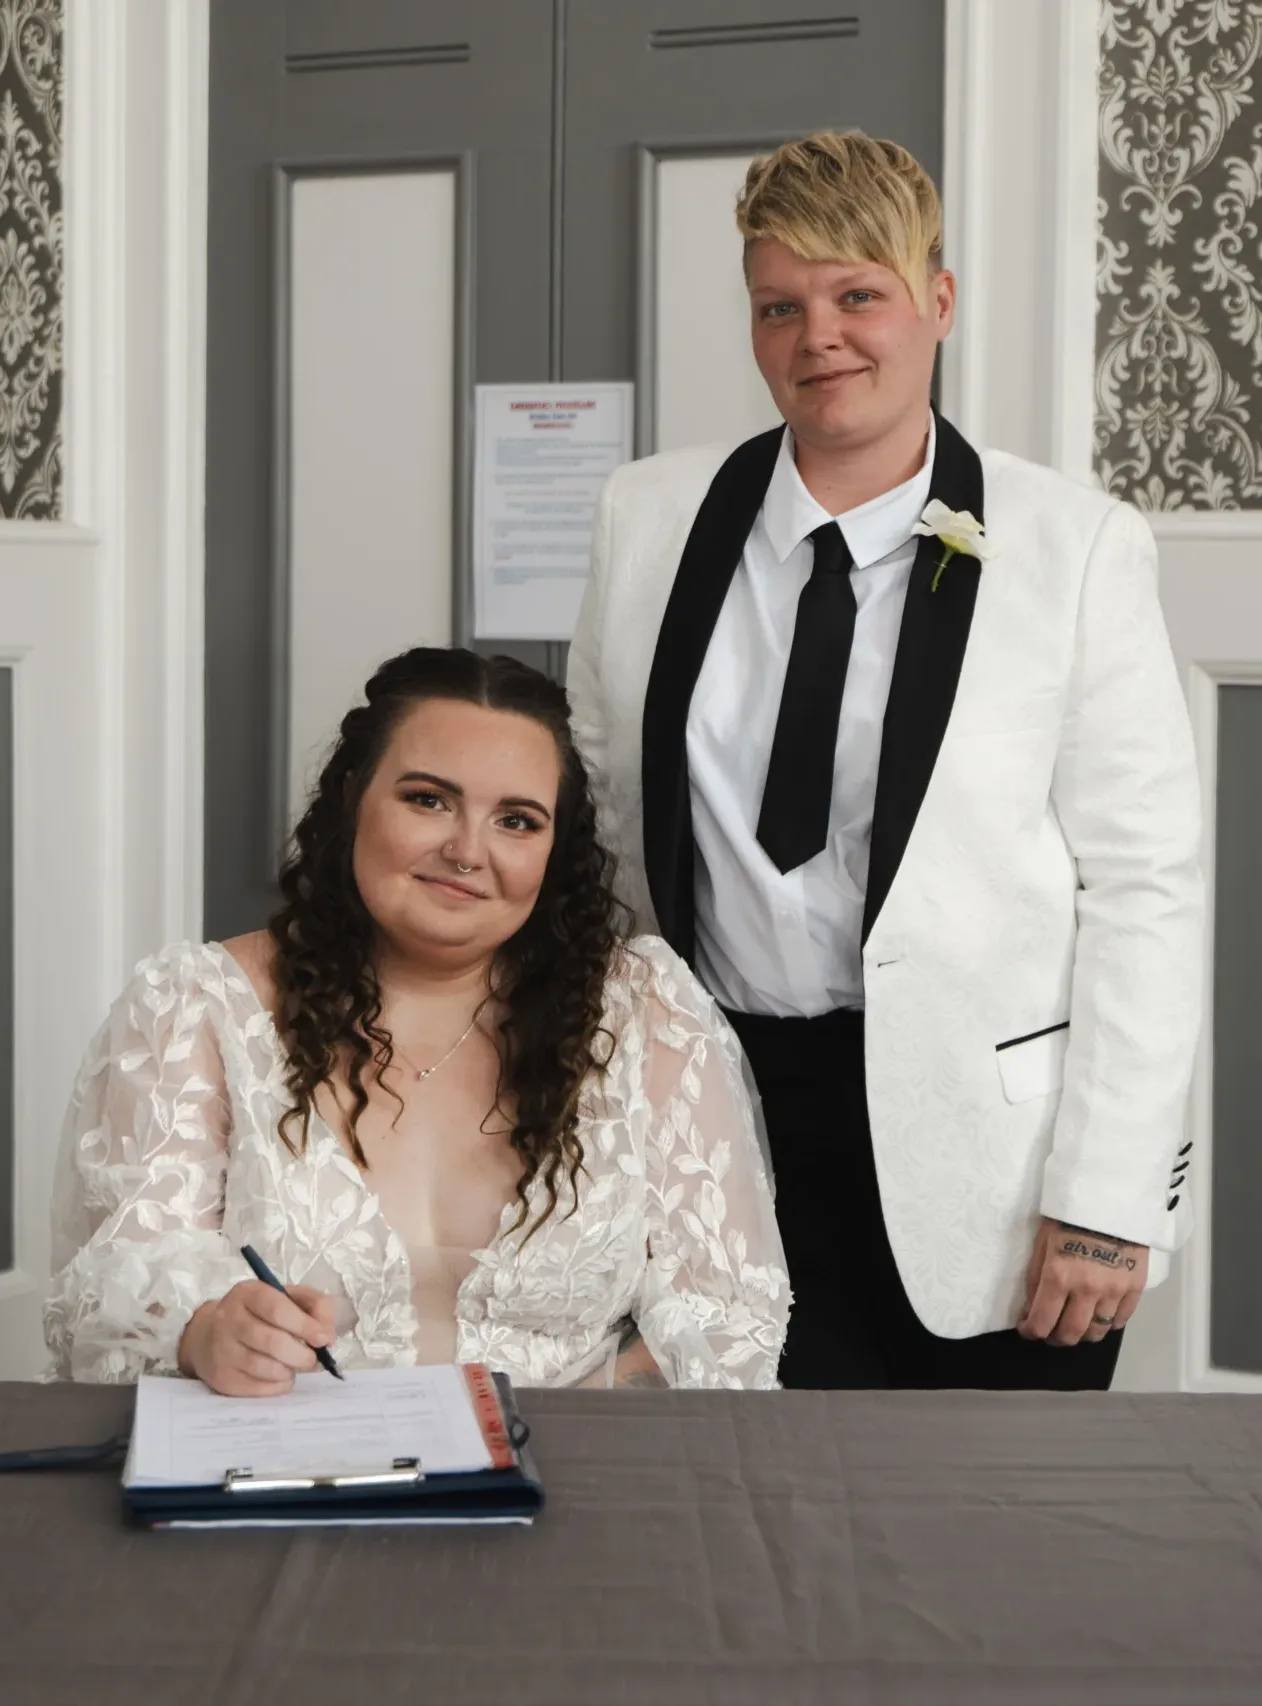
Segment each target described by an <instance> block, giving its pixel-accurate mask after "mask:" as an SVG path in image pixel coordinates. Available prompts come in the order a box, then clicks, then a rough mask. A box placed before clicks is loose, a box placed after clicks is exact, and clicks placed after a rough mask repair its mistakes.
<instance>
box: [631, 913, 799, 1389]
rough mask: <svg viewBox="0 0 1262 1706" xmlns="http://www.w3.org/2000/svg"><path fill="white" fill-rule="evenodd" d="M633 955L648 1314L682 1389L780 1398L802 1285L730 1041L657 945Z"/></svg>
mask: <svg viewBox="0 0 1262 1706" xmlns="http://www.w3.org/2000/svg"><path fill="white" fill-rule="evenodd" d="M633 952H634V953H635V954H636V955H637V956H638V958H639V960H640V962H641V974H640V975H638V976H634V977H633V985H634V986H635V988H636V993H635V994H633V1007H635V1008H637V1009H638V1011H637V1013H636V1020H637V1023H636V1027H635V1028H636V1030H637V1031H638V1032H639V1033H640V1034H641V1035H642V1036H643V1039H644V1066H643V1079H642V1082H643V1090H644V1095H645V1097H646V1099H647V1103H648V1110H647V1111H648V1128H647V1134H646V1141H645V1171H646V1185H647V1193H648V1218H649V1259H648V1265H647V1271H646V1275H645V1280H644V1285H643V1287H642V1291H641V1296H640V1298H639V1300H638V1306H637V1309H636V1316H637V1320H638V1323H639V1328H640V1333H641V1335H642V1337H643V1339H644V1342H645V1344H646V1345H647V1346H648V1348H649V1350H650V1351H651V1352H652V1353H653V1356H654V1358H655V1359H656V1361H657V1363H658V1366H659V1367H660V1368H661V1370H662V1372H663V1374H665V1376H666V1378H667V1379H668V1380H669V1381H670V1383H671V1385H672V1386H733V1387H764V1388H767V1387H774V1386H775V1385H776V1369H777V1365H778V1363H779V1360H780V1351H781V1349H782V1347H783V1344H784V1336H785V1330H786V1327H787V1324H788V1317H789V1302H790V1294H789V1280H788V1275H787V1273H786V1271H785V1262H784V1250H783V1246H782V1245H781V1242H780V1233H779V1229H778V1227H777V1225H776V1217H775V1210H774V1208H773V1205H772V1200H771V1192H770V1189H769V1188H768V1183H767V1175H766V1172H765V1170H764V1167H763V1162H762V1156H761V1154H760V1152H759V1147H758V1140H757V1137H756V1134H755V1130H754V1118H753V1111H752V1108H751V1106H750V1100H749V1096H748V1094H747V1092H746V1090H745V1086H744V1083H743V1080H742V1076H741V1062H742V1057H741V1052H740V1048H739V1045H738V1044H737V1042H736V1038H735V1037H734V1036H733V1034H732V1031H731V1029H730V1028H729V1026H728V1025H727V1023H726V1021H725V1020H724V1019H723V1017H722V1015H721V1014H720V1013H719V1011H718V1009H717V1008H716V1007H715V1005H714V1002H713V1001H712V1000H711V999H710V997H709V995H707V994H706V992H705V991H704V990H703V989H702V988H701V986H700V984H699V983H698V982H697V981H696V979H695V978H694V977H693V976H692V974H691V972H689V971H688V969H687V967H686V966H685V965H684V963H683V961H682V960H680V959H679V957H678V956H677V955H676V954H675V953H673V952H672V950H671V949H670V948H668V947H667V946H666V944H665V943H664V942H661V941H660V940H658V939H657V938H654V937H640V938H638V939H637V940H636V942H635V943H634V944H633Z"/></svg>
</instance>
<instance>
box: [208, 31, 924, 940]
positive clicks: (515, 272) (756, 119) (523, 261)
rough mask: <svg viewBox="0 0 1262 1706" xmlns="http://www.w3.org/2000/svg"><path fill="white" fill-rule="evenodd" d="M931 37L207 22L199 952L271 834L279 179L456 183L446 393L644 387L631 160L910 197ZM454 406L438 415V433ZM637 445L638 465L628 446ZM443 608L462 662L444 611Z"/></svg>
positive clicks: (279, 498) (232, 915) (253, 876)
mask: <svg viewBox="0 0 1262 1706" xmlns="http://www.w3.org/2000/svg"><path fill="white" fill-rule="evenodd" d="M942 11H943V0H214V4H213V5H212V7H211V88H210V103H211V107H210V225H209V248H208V270H209V276H208V335H209V367H208V397H207V411H208V418H207V520H206V550H207V589H206V647H207V653H206V712H207V715H206V731H207V732H206V826H207V827H206V847H205V871H206V879H205V881H206V889H205V901H206V907H205V927H206V931H207V934H208V935H212V936H225V935H230V934H233V933H235V932H237V931H241V930H246V929H251V928H254V927H257V925H258V924H260V923H261V922H262V920H263V918H264V917H265V916H266V913H267V912H268V910H269V909H270V908H271V906H272V905H273V904H274V897H275V891H274V886H273V876H274V869H275V865H276V859H277V854H278V842H279V840H280V832H281V827H282V821H283V816H284V813H283V806H282V795H283V785H282V782H281V781H280V780H279V778H280V776H281V772H282V769H283V764H282V758H283V755H282V752H281V747H282V744H283V739H284V734H283V730H284V707H283V703H282V701H283V683H284V681H285V679H286V646H287V643H288V642H287V634H288V631H289V630H288V627H287V622H286V597H287V596H288V595H287V589H286V586H285V584H284V559H285V549H284V528H285V514H284V505H285V479H284V466H283V464H284V458H285V455H286V447H285V441H284V435H283V430H282V429H283V421H284V414H285V409H284V399H283V388H284V378H285V356H286V352H285V349H284V348H283V342H284V339H283V333H282V332H281V331H280V330H279V328H282V327H283V325H284V319H285V317H284V313H283V311H282V308H283V305H280V306H278V295H279V293H281V292H282V291H283V289H284V287H285V280H284V276H283V266H282V265H281V264H280V262H281V258H282V257H283V233H280V232H279V222H280V221H281V219H282V218H283V207H282V198H283V187H284V184H285V182H286V181H287V178H288V177H289V176H290V175H292V174H293V173H296V172H297V173H301V172H302V171H304V170H315V171H318V170H325V169H336V170H338V171H342V170H345V171H354V170H356V169H357V168H359V169H364V170H374V171H377V170H383V169H389V168H390V167H391V166H392V165H395V164H397V165H398V166H400V167H401V168H402V167H406V166H407V165H408V164H409V163H415V162H417V161H423V160H424V159H426V158H431V157H432V158H437V157H444V158H452V157H460V158H462V159H463V160H464V161H465V162H466V163H467V170H466V172H465V182H464V194H465V196H466V198H467V207H466V210H465V212H466V220H465V226H464V231H465V238H464V240H465V242H466V245H467V249H468V253H467V255H466V256H465V257H464V262H465V265H466V266H467V267H468V269H469V272H470V276H471V280H472V288H471V290H470V291H469V293H468V302H469V311H468V315H467V320H468V323H467V325H466V326H465V327H464V328H463V329H462V333H461V341H462V347H461V349H460V350H459V351H457V352H455V355H456V357H458V358H459V374H460V381H461V385H462V386H463V387H464V388H465V389H466V390H467V389H468V387H469V386H471V385H472V384H473V383H478V382H482V383H486V382H529V381H540V380H546V379H553V380H573V381H579V380H594V379H631V378H634V377H635V376H636V373H637V370H639V371H644V366H645V351H644V350H643V349H642V348H639V347H637V344H638V340H640V341H642V337H643V327H644V324H645V321H644V316H643V315H642V314H637V278H639V277H640V276H641V273H642V263H643V253H642V242H643V231H642V226H643V211H644V209H643V201H644V195H643V188H642V185H643V177H644V170H643V164H644V160H645V158H646V157H650V156H652V155H653V154H655V153H660V154H669V153H672V152H674V153H680V154H686V153H688V152H689V151H691V152H694V153H697V154H702V155H704V154H705V153H706V152H713V153H716V154H721V153H723V152H725V151H726V152H739V151H741V150H753V149H756V148H760V147H764V146H768V145H771V144H773V143H774V142H776V141H777V140H780V139H783V138H785V137H788V136H792V135H795V134H800V133H803V132H805V131H808V130H811V129H815V128H818V127H824V126H830V127H849V126H857V127H860V128H862V129H865V130H868V131H870V132H873V133H874V134H877V135H889V136H895V137H897V138H898V139H899V140H900V141H902V142H904V143H905V144H906V145H907V146H908V147H910V148H911V149H912V150H913V151H914V152H915V153H916V154H917V155H918V156H919V157H920V158H921V159H922V160H923V161H924V162H925V164H926V165H927V166H928V167H929V168H930V170H931V171H934V172H935V173H936V172H937V170H938V167H939V162H940V156H941V132H942V51H943V50H942V40H943V19H942ZM646 151H647V154H646ZM467 404H468V398H467V396H465V397H461V396H458V397H457V408H458V412H459V421H460V430H461V432H462V433H465V432H467V426H466V422H467V420H468V413H467ZM638 442H639V444H640V447H641V448H642V449H643V448H649V447H651V432H650V431H648V430H647V428H646V426H645V424H644V423H641V430H640V432H639V435H638ZM366 453H368V452H367V451H366ZM465 497H466V494H465V493H463V492H458V493H457V494H456V502H457V507H458V508H459V507H461V506H462V505H463V503H464V501H465ZM463 524H464V522H463V520H462V518H461V516H459V515H457V517H456V532H457V536H459V533H460V529H461V527H462V525H463ZM366 525H368V526H371V517H369V518H367V520H366ZM457 558H458V559H459V554H457ZM453 572H456V571H455V570H453ZM348 596H353V588H352V585H351V577H350V572H349V571H348ZM453 608H454V611H455V622H454V637H455V638H456V639H457V640H465V639H467V638H468V622H467V611H468V608H469V603H468V598H467V588H466V587H464V586H459V587H457V588H456V596H455V599H454V603H453ZM406 643H408V636H406V635H400V645H401V646H402V645H404V644H406ZM491 645H493V646H494V647H495V648H496V649H501V650H510V651H515V652H517V653H518V655H520V656H522V657H524V658H526V659H527V660H528V661H530V662H533V663H536V664H538V665H540V666H541V667H544V668H548V669H551V670H552V671H553V672H554V673H559V672H560V670H561V669H562V668H563V664H564V655H563V654H564V648H563V647H561V646H552V645H547V646H545V645H543V644H541V643H538V642H517V641H515V640H514V636H513V635H511V634H506V635H503V636H499V637H497V639H496V640H494V641H479V647H480V649H484V648H485V647H487V646H491Z"/></svg>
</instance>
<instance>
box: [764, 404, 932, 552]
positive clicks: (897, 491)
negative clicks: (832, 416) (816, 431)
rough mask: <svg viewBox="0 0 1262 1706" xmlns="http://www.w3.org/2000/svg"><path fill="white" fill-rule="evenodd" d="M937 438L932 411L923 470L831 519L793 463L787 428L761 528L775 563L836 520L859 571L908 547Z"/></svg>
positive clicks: (926, 493) (923, 498)
mask: <svg viewBox="0 0 1262 1706" xmlns="http://www.w3.org/2000/svg"><path fill="white" fill-rule="evenodd" d="M937 438H938V428H937V423H936V421H935V420H934V418H933V415H932V413H931V414H930V416H929V443H928V445H927V447H926V449H925V461H924V466H923V467H922V468H921V470H920V472H919V473H918V474H913V475H912V477H911V479H910V480H904V482H903V484H902V485H901V486H895V487H894V488H893V489H892V490H891V491H888V492H882V493H881V494H880V496H879V497H875V498H870V499H869V500H868V502H867V503H865V504H859V505H857V506H856V508H854V509H849V510H845V511H844V512H843V513H842V514H841V515H837V516H833V515H829V513H828V511H827V510H826V509H824V507H823V506H822V505H821V504H818V503H816V501H815V499H814V498H813V497H812V496H811V494H810V493H809V492H808V491H807V489H806V487H805V485H804V484H803V483H802V476H801V475H800V474H799V473H798V471H797V464H796V462H795V461H794V459H793V434H792V433H791V432H789V431H788V429H787V428H786V430H785V434H784V438H783V439H782V441H781V444H780V454H779V456H778V457H777V459H776V465H775V468H774V470H773V471H772V475H771V483H770V484H769V485H768V487H767V495H766V497H765V498H764V499H763V509H762V517H763V525H764V527H765V528H766V530H767V538H768V539H769V540H770V542H771V548H772V550H773V551H774V552H775V554H776V558H777V560H778V561H779V562H781V563H783V562H785V561H787V559H788V558H789V556H790V555H791V554H792V553H793V552H794V551H796V549H797V548H798V546H799V545H800V544H801V543H802V541H803V540H804V539H807V538H809V537H810V535H811V534H812V533H814V531H815V529H816V528H817V527H822V526H823V525H824V523H825V522H827V521H836V522H837V523H838V525H839V526H840V528H841V531H842V534H843V536H844V538H845V541H846V544H847V545H848V546H849V548H850V555H851V556H852V557H853V558H854V563H855V567H856V568H858V569H866V568H867V567H868V566H869V565H870V564H872V563H879V562H880V560H881V559H882V557H888V556H889V554H890V552H891V551H897V550H898V548H899V546H900V545H905V544H906V543H907V541H908V540H909V539H910V538H911V536H912V532H911V530H912V528H913V527H914V526H915V525H916V523H917V522H918V521H919V520H920V517H921V515H922V514H923V513H924V508H925V504H926V503H927V502H928V501H929V484H930V481H931V480H932V479H933V456H934V451H935V449H936V448H937Z"/></svg>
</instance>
